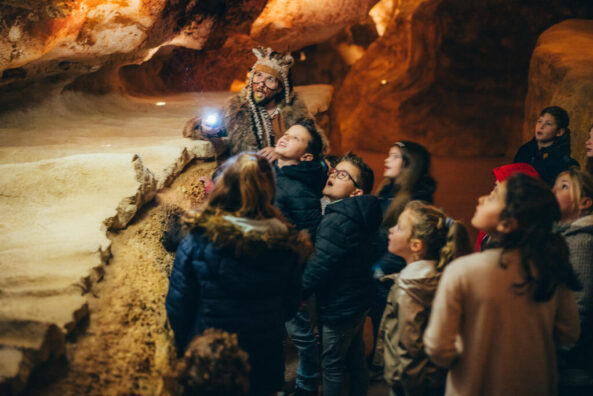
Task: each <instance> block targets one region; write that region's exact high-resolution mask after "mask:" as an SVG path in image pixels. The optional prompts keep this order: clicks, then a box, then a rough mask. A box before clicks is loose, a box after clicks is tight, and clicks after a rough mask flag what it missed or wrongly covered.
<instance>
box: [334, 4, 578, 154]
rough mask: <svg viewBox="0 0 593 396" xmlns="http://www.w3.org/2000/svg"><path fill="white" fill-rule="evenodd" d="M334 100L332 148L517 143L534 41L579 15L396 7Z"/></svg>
mask: <svg viewBox="0 0 593 396" xmlns="http://www.w3.org/2000/svg"><path fill="white" fill-rule="evenodd" d="M394 4H395V7H394V11H393V13H392V14H391V17H390V18H389V20H388V22H387V24H386V30H385V33H384V34H383V36H381V37H380V38H378V39H377V40H376V41H375V42H374V43H373V44H372V45H371V46H370V47H369V48H368V50H367V51H366V52H365V54H364V56H363V57H362V58H361V59H360V60H359V61H358V62H357V63H355V64H354V65H353V66H352V69H351V71H350V72H349V74H348V76H347V77H346V78H345V80H344V83H343V85H342V87H341V89H340V90H339V91H338V92H337V95H336V97H335V98H334V102H333V106H334V111H333V116H332V121H333V126H334V128H333V130H332V145H333V147H341V149H342V151H344V150H349V149H355V148H362V149H368V150H376V151H386V149H385V147H387V146H388V145H390V144H392V143H393V142H394V141H397V140H400V139H410V140H415V141H418V142H420V143H422V144H425V145H426V146H427V147H428V148H429V149H430V150H431V151H432V152H433V153H436V154H441V155H451V154H456V155H467V156H472V155H501V154H505V153H506V152H507V151H508V150H509V147H513V148H514V147H516V145H517V144H518V140H519V136H520V131H521V128H522V121H523V107H524V105H523V103H524V99H525V94H526V90H527V73H528V66H529V59H530V55H531V52H532V50H533V48H534V46H535V43H536V40H537V37H538V36H539V35H540V34H541V32H543V31H544V30H545V29H546V28H548V27H549V26H551V25H553V24H554V23H556V22H558V21H560V20H563V19H565V18H568V17H570V16H574V15H580V13H583V12H585V11H584V9H583V8H582V7H581V5H582V4H584V3H582V2H581V3H579V2H574V1H573V2H570V1H569V2H561V1H554V0H549V1H524V2H509V1H505V0H484V1H480V2H474V1H460V0H401V1H398V2H394Z"/></svg>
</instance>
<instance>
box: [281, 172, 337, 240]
mask: <svg viewBox="0 0 593 396" xmlns="http://www.w3.org/2000/svg"><path fill="white" fill-rule="evenodd" d="M275 169H276V201H275V205H276V206H277V207H278V208H279V209H280V211H281V212H282V214H283V215H284V217H286V219H287V220H288V221H290V222H291V223H292V224H294V225H295V227H296V229H297V230H307V231H308V232H309V235H310V237H311V240H315V232H316V231H317V226H318V225H319V222H320V221H321V202H320V201H319V200H320V199H321V191H322V190H323V187H324V186H325V182H326V180H327V174H326V172H325V170H324V168H323V167H322V166H321V162H320V161H317V160H314V161H303V162H300V163H299V164H297V165H288V166H283V167H282V168H278V167H275Z"/></svg>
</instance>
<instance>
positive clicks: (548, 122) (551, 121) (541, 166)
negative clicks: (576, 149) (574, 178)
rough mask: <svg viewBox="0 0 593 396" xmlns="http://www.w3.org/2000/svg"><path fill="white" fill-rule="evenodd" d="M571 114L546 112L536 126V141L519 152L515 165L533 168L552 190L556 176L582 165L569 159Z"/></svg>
mask: <svg viewBox="0 0 593 396" xmlns="http://www.w3.org/2000/svg"><path fill="white" fill-rule="evenodd" d="M568 123H569V118H568V113H567V112H566V110H564V109H563V108H562V107H559V106H551V107H546V108H545V109H543V110H542V111H541V113H540V115H539V118H538V119H537V122H536V124H535V137H534V138H533V139H531V140H530V141H529V142H527V143H525V144H524V145H523V146H521V147H520V148H519V151H517V155H515V160H514V161H513V162H525V163H527V164H529V165H532V166H533V167H534V168H535V169H536V170H537V172H538V173H539V175H540V177H541V178H542V180H543V181H545V182H546V183H548V185H549V186H550V187H551V186H553V185H554V181H555V180H556V176H558V174H559V173H560V172H562V171H564V170H567V169H568V168H570V167H571V166H579V163H578V162H577V161H576V160H575V159H573V158H571V157H570V129H568Z"/></svg>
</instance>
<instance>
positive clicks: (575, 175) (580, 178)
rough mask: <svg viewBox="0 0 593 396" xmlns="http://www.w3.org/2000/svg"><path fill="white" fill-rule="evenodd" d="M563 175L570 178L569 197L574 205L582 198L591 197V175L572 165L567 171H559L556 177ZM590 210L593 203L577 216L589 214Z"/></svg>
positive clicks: (592, 190)
mask: <svg viewBox="0 0 593 396" xmlns="http://www.w3.org/2000/svg"><path fill="white" fill-rule="evenodd" d="M563 175H567V176H568V177H569V178H570V181H571V186H570V198H571V200H572V203H573V205H575V207H578V205H579V202H580V201H581V199H583V198H591V199H593V177H592V176H591V175H590V174H588V173H587V172H584V171H582V170H580V169H579V168H577V167H576V166H574V167H572V168H570V169H569V170H567V171H564V172H561V173H560V174H559V175H558V177H560V176H563ZM592 212H593V205H592V206H590V207H589V208H587V209H585V210H583V211H582V212H581V213H579V217H581V216H586V215H589V214H591V213H592Z"/></svg>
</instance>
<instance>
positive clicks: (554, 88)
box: [522, 19, 593, 164]
mask: <svg viewBox="0 0 593 396" xmlns="http://www.w3.org/2000/svg"><path fill="white" fill-rule="evenodd" d="M592 103H593V20H579V19H573V20H568V21H564V22H561V23H559V24H557V25H554V26H552V27H551V28H549V29H547V30H546V31H545V32H544V33H543V34H542V35H541V36H540V38H539V39H538V41H537V46H536V48H535V51H533V55H532V57H531V62H530V66H529V79H528V89H527V98H526V100H525V121H524V123H523V136H522V138H523V141H524V142H526V141H528V140H530V139H532V138H533V132H534V126H535V122H536V120H537V118H538V117H539V113H540V112H541V110H542V109H543V108H545V107H547V106H551V105H557V106H561V107H563V108H564V109H566V111H567V112H568V115H569V116H570V124H569V128H570V130H571V138H572V139H571V146H572V157H573V158H575V159H576V160H578V161H579V162H580V163H581V164H583V163H584V161H585V141H586V140H587V139H588V137H589V130H590V128H591V125H592V124H593V107H592V106H591V104H592Z"/></svg>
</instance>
